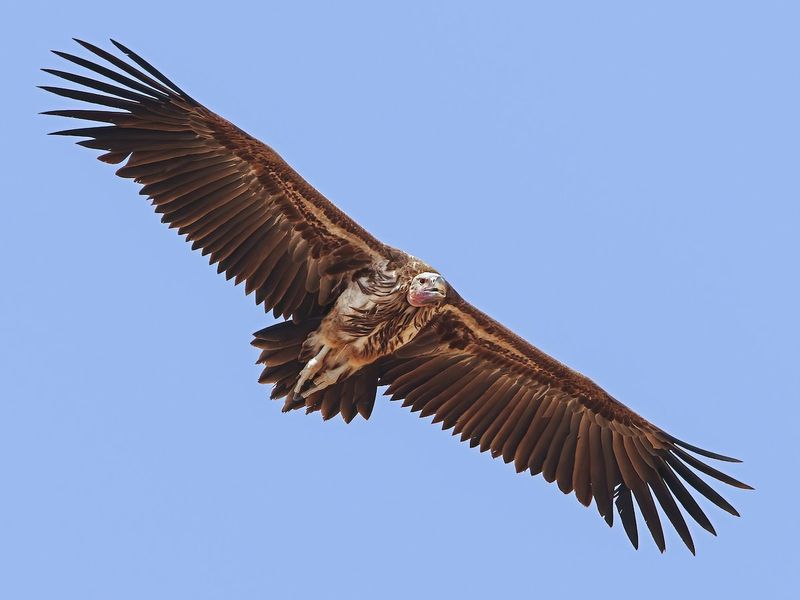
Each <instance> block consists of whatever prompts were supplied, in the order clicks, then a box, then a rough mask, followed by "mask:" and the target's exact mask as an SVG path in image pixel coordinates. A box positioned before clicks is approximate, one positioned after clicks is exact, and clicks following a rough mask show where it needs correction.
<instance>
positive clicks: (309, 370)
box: [294, 346, 330, 396]
mask: <svg viewBox="0 0 800 600" xmlns="http://www.w3.org/2000/svg"><path fill="white" fill-rule="evenodd" d="M329 350H330V348H329V347H328V346H322V349H321V350H320V351H319V352H317V354H316V355H315V356H314V358H312V359H311V360H309V361H308V362H307V363H306V366H305V367H303V370H302V371H300V377H299V378H298V379H297V384H296V385H295V386H294V393H295V395H296V396H308V395H310V394H307V393H305V390H304V389H303V387H304V386H305V385H306V383H310V384H311V385H313V386H316V384H315V382H314V380H313V379H312V377H314V375H316V374H317V372H318V371H319V370H320V368H321V367H322V363H323V361H324V360H325V356H326V355H327V354H328V351H329Z"/></svg>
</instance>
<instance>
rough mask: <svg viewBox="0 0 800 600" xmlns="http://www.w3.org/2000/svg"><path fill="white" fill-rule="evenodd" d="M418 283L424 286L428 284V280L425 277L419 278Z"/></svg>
mask: <svg viewBox="0 0 800 600" xmlns="http://www.w3.org/2000/svg"><path fill="white" fill-rule="evenodd" d="M419 282H420V283H423V284H424V283H428V278H427V277H420V278H419Z"/></svg>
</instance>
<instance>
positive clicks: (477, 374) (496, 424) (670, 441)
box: [379, 295, 752, 553]
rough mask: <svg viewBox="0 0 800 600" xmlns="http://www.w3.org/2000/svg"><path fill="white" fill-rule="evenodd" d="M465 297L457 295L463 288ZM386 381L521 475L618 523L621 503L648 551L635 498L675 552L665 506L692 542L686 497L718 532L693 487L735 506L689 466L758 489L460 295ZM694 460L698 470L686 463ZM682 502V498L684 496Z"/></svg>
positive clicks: (384, 370)
mask: <svg viewBox="0 0 800 600" xmlns="http://www.w3.org/2000/svg"><path fill="white" fill-rule="evenodd" d="M456 296H457V295H456ZM379 368H380V371H381V379H380V382H379V383H380V385H388V386H389V388H388V389H387V390H386V394H387V395H391V396H392V400H398V399H403V406H410V407H411V410H412V411H420V416H421V417H425V416H430V415H433V423H438V422H442V424H443V425H442V427H443V429H450V428H453V435H456V434H461V440H462V441H467V440H469V444H470V446H471V447H475V446H478V447H479V448H480V451H481V452H484V451H486V450H489V451H491V455H492V457H500V456H502V458H503V460H504V461H505V462H507V463H509V462H512V461H513V462H514V466H515V468H516V470H517V472H522V471H525V470H528V471H530V473H531V474H532V475H536V474H538V473H542V475H543V476H544V478H545V479H546V480H547V481H549V482H553V481H556V482H557V484H558V487H559V489H560V490H561V491H562V492H564V493H565V494H568V493H570V492H574V493H575V496H576V497H577V498H578V500H579V501H580V502H581V503H582V504H584V505H586V506H589V504H591V501H592V498H594V501H595V505H596V506H597V510H598V512H599V513H600V515H601V516H602V517H604V518H605V519H606V521H607V523H608V524H609V526H610V525H612V524H613V510H612V506H611V505H612V502H613V501H614V500H616V506H617V510H618V512H619V515H620V518H621V520H622V524H623V527H624V528H625V531H626V533H627V534H628V537H629V538H630V541H631V543H632V544H633V545H634V547H638V532H637V526H636V518H635V516H634V512H633V506H634V500H635V502H636V505H637V506H638V508H639V510H640V511H641V513H642V515H643V516H644V519H645V523H646V524H647V527H648V528H649V530H650V533H651V535H652V536H653V539H654V540H655V542H656V545H657V546H658V548H659V550H661V551H662V552H663V551H664V549H665V542H664V533H663V530H662V528H661V523H660V519H659V516H658V511H657V510H656V502H655V501H654V499H653V495H655V500H656V501H657V502H658V504H659V505H660V506H661V509H662V510H663V512H664V513H665V514H666V516H667V518H668V519H669V520H670V522H671V523H672V525H673V527H674V528H675V530H676V531H677V532H678V534H679V535H680V537H681V539H682V540H683V542H684V543H685V544H686V546H687V547H688V548H689V550H691V551H692V553H694V542H693V541H692V536H691V534H690V533H689V529H688V527H687V525H686V522H685V520H684V518H683V516H682V514H681V510H680V509H679V506H678V503H680V505H682V506H683V508H684V509H685V511H686V512H687V513H689V515H691V516H692V518H694V520H695V521H697V523H698V524H699V525H700V526H701V527H703V528H704V529H706V530H708V531H709V532H711V533H713V534H715V535H716V533H715V531H714V527H713V526H712V525H711V522H710V521H709V520H708V517H706V515H705V513H704V512H703V510H702V509H701V508H700V506H699V505H698V504H697V502H696V501H695V499H694V498H693V497H692V495H691V494H690V493H689V491H688V490H687V488H686V486H685V485H684V483H683V482H685V483H688V484H689V485H690V486H691V487H693V488H694V489H695V490H696V491H698V492H699V493H700V494H702V495H703V496H705V497H706V498H708V499H709V500H710V501H711V502H713V503H714V504H716V505H717V506H719V507H720V508H722V509H723V510H726V511H727V512H729V513H731V514H733V515H736V516H738V513H737V512H736V510H735V509H734V508H733V507H732V506H731V505H730V504H729V503H728V502H727V501H726V500H725V499H724V498H722V496H720V495H719V494H718V493H717V492H716V491H714V490H713V489H712V488H711V487H710V486H709V485H708V484H707V483H706V482H705V481H703V480H702V479H701V478H700V477H699V476H698V475H697V474H695V473H694V472H693V471H692V470H691V469H689V466H691V467H694V468H695V469H697V470H698V471H701V472H702V473H705V474H706V475H710V476H711V477H714V478H715V479H718V480H720V481H723V482H725V483H728V484H730V485H733V486H736V487H739V488H743V489H752V488H750V486H748V485H746V484H744V483H741V482H739V481H737V480H735V479H733V478H732V477H729V476H728V475H725V474H724V473H721V472H719V471H717V470H716V469H714V468H712V467H710V466H708V465H706V464H705V463H703V462H701V461H700V460H698V459H697V458H696V457H694V456H692V455H691V454H689V453H688V452H686V450H687V449H688V450H691V451H693V452H695V453H697V454H700V455H702V456H706V457H709V458H714V459H717V460H724V461H729V462H739V461H738V460H736V459H733V458H729V457H726V456H722V455H719V454H715V453H713V452H708V451H706V450H702V449H700V448H697V447H695V446H692V445H689V444H686V443H685V442H682V441H680V440H678V439H677V438H674V437H673V436H671V435H669V434H667V433H665V432H664V431H662V430H661V429H659V428H658V427H656V426H655V425H653V424H652V423H650V422H649V421H647V420H645V419H644V418H642V417H641V416H639V415H638V414H636V413H635V412H633V411H632V410H631V409H629V408H628V407H627V406H625V405H624V404H622V403H621V402H618V401H617V400H615V399H614V398H612V397H611V396H610V395H609V394H608V393H606V392H605V391H604V390H603V389H601V388H600V387H599V386H598V385H596V384H595V383H594V382H592V381H591V380H590V379H588V378H587V377H584V376H583V375H581V374H580V373H577V372H576V371H573V370H572V369H570V368H569V367H567V366H565V365H563V364H561V363H560V362H558V361H557V360H555V359H553V358H551V357H550V356H548V355H547V354H545V353H544V352H542V351H541V350H539V349H537V348H535V347H534V346H532V345H530V344H529V343H528V342H526V341H525V340H523V339H522V338H520V337H519V336H517V335H515V334H514V333H512V332H511V331H509V330H508V329H506V328H505V327H503V326H502V325H500V324H499V323H497V322H496V321H494V320H493V319H491V318H490V317H488V316H487V315H485V314H483V313H482V312H480V311H479V310H477V309H476V308H475V307H473V306H472V305H470V304H469V303H467V302H465V301H464V300H463V299H461V298H460V297H456V298H455V299H454V300H453V301H452V302H451V303H448V304H446V305H445V306H444V307H443V309H442V312H441V313H440V314H439V315H438V316H436V317H434V320H433V321H432V322H431V323H430V324H429V325H428V326H427V327H426V328H425V329H424V330H423V331H421V332H420V334H419V335H418V336H417V338H415V339H414V340H413V341H411V342H410V343H409V344H408V345H406V346H404V347H403V348H401V349H399V350H398V351H397V352H396V353H395V354H394V355H392V356H391V357H388V358H387V359H385V360H384V361H383V362H382V363H381V364H380V367H379ZM687 465H688V466H687ZM676 500H677V502H676Z"/></svg>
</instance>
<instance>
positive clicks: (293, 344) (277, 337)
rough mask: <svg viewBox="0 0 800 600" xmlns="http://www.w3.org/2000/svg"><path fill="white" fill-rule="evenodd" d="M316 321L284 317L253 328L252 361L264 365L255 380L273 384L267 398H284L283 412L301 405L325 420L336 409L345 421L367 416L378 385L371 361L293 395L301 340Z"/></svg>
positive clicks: (334, 414)
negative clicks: (314, 389)
mask: <svg viewBox="0 0 800 600" xmlns="http://www.w3.org/2000/svg"><path fill="white" fill-rule="evenodd" d="M320 321H321V319H308V320H305V321H303V322H301V323H295V322H293V321H284V322H283V323H278V324H277V325H272V326H270V327H267V328H265V329H262V330H261V331H257V332H255V333H254V334H253V336H254V338H255V339H253V341H252V342H251V344H252V345H253V346H255V347H256V348H259V349H260V350H261V355H260V356H259V357H258V360H257V361H256V364H263V365H264V370H263V371H262V372H261V377H259V378H258V382H259V383H271V384H274V387H273V388H272V392H271V393H270V398H272V399H273V400H275V399H279V398H285V401H284V405H283V412H287V411H290V410H295V409H298V408H302V407H305V409H306V413H312V412H316V411H320V412H321V413H322V418H323V419H325V420H327V419H330V418H332V417H335V416H336V415H337V414H339V413H341V414H342V418H343V419H344V420H345V421H346V422H347V423H349V422H350V421H352V420H353V418H354V417H355V416H356V414H360V415H361V416H362V417H364V418H365V419H368V418H369V416H370V414H372V408H373V406H374V405H375V394H376V392H377V389H378V372H377V369H376V367H374V366H373V365H367V366H365V367H364V368H362V369H361V370H359V371H357V372H356V373H354V374H353V375H351V376H350V377H348V378H347V379H344V380H342V381H339V382H337V383H336V384H335V385H331V386H329V387H327V388H325V389H323V390H320V391H319V392H316V393H314V394H312V395H310V396H309V397H308V398H303V397H299V396H295V395H294V388H295V384H296V383H297V380H298V378H299V377H300V372H301V371H302V370H303V367H304V366H305V362H304V361H301V360H300V353H301V351H302V348H303V342H305V341H306V338H307V337H308V336H309V334H310V333H311V332H313V331H314V330H316V329H317V327H319V324H320Z"/></svg>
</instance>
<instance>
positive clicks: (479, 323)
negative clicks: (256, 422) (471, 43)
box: [42, 40, 750, 553]
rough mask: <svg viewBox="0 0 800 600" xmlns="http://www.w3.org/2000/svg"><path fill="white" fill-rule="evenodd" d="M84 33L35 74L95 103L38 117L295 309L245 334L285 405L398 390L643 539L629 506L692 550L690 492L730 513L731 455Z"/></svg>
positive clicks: (658, 535)
mask: <svg viewBox="0 0 800 600" xmlns="http://www.w3.org/2000/svg"><path fill="white" fill-rule="evenodd" d="M76 41H78V43H79V44H80V45H81V46H83V48H85V49H86V50H88V51H89V53H91V54H92V55H94V58H93V60H89V59H86V58H82V57H80V56H77V55H74V54H70V53H66V52H58V51H54V52H55V54H57V55H58V56H59V57H61V58H63V59H65V60H66V61H68V62H70V63H73V64H74V65H77V66H79V67H82V68H83V69H84V70H85V71H84V72H85V73H87V74H85V75H81V74H75V73H72V72H68V71H62V70H55V69H44V70H45V71H46V72H48V73H50V74H52V75H55V76H56V77H59V78H61V79H64V80H67V81H68V82H71V83H72V84H77V88H74V87H73V88H64V87H54V86H42V87H43V89H45V90H47V91H49V92H52V93H54V94H57V95H59V96H63V97H66V98H70V99H74V100H78V101H81V102H84V103H88V104H90V105H94V106H93V107H92V108H90V109H86V108H83V109H66V110H54V111H48V112H47V113H45V114H49V115H57V116H61V117H70V118H75V119H81V120H85V121H93V122H97V123H101V125H99V126H92V127H81V128H77V129H68V130H65V131H59V132H56V134H57V135H68V136H78V137H81V138H86V139H84V140H82V141H79V142H78V144H79V145H81V146H86V147H88V148H93V149H98V150H103V151H104V153H103V154H101V155H100V156H99V157H98V158H99V159H100V160H102V161H104V162H106V163H111V164H120V163H124V166H122V167H121V168H119V169H118V170H117V175H119V176H121V177H126V178H130V179H133V180H134V181H135V182H136V183H138V184H140V185H141V186H142V188H141V190H140V192H139V193H140V194H142V195H144V196H147V197H148V198H150V200H151V201H152V203H153V205H154V207H155V210H156V212H158V213H161V214H162V215H163V217H162V221H163V222H165V223H167V224H168V225H169V226H170V227H171V228H176V229H177V230H178V233H179V234H181V235H185V236H186V239H187V240H190V241H191V242H192V249H200V250H201V251H202V253H203V254H204V255H206V254H207V255H210V262H211V263H212V264H217V270H218V272H220V273H225V276H226V277H227V278H228V279H234V280H235V282H236V284H239V283H242V282H243V283H244V284H245V291H246V293H248V294H250V293H255V300H256V302H257V303H259V304H262V305H263V306H264V308H265V310H267V311H272V312H273V314H274V315H275V317H282V318H283V319H285V320H284V321H283V322H281V323H279V324H277V325H272V326H270V327H267V328H266V329H262V330H261V331H258V332H256V333H255V339H254V340H253V342H252V343H253V345H254V346H256V347H257V348H259V349H260V350H261V354H260V356H259V359H258V362H259V363H260V364H263V365H264V370H263V373H262V375H261V378H260V379H259V381H260V382H262V383H268V384H272V392H271V396H272V398H276V399H277V398H282V399H284V410H285V411H286V410H293V409H299V408H305V410H306V411H307V412H315V411H319V412H321V414H322V416H323V418H324V419H330V418H331V417H334V416H336V415H338V414H341V415H342V417H343V418H344V420H345V421H347V422H350V421H351V420H352V419H353V418H354V417H355V416H356V415H358V414H360V415H361V416H362V417H364V418H369V416H370V414H371V412H372V408H373V405H374V402H375V395H376V393H377V389H378V387H379V386H388V389H387V391H386V393H387V394H389V395H391V398H392V399H393V400H402V401H403V406H408V407H410V408H411V410H412V411H418V412H419V413H420V415H421V416H423V417H426V416H432V417H433V423H442V427H443V428H444V429H452V430H453V434H454V435H460V437H461V440H462V441H467V442H469V445H470V446H471V447H478V448H479V449H480V451H481V452H485V451H488V452H489V453H490V454H491V455H492V456H493V457H502V459H503V460H504V461H505V462H507V463H512V462H513V463H514V467H515V468H516V470H517V471H518V472H522V471H528V472H530V473H531V474H533V475H536V474H539V473H541V474H542V476H543V477H544V478H545V479H546V480H547V481H549V482H556V483H557V485H558V488H559V489H560V490H561V491H562V492H564V493H565V494H568V493H574V494H575V497H576V498H577V499H578V501H580V502H581V503H582V504H584V505H586V506H589V505H590V504H591V503H592V501H594V504H595V506H596V508H597V510H598V512H599V513H600V515H601V516H602V517H603V518H604V519H605V520H606V522H607V523H608V524H609V525H612V524H613V520H614V507H616V512H617V513H618V515H619V518H620V520H621V521H622V525H623V528H624V530H625V532H626V533H627V535H628V537H629V539H630V541H631V543H632V544H633V545H634V546H635V547H638V528H637V520H636V516H635V510H634V507H637V508H638V511H639V512H640V513H641V515H642V517H643V518H644V522H645V524H646V526H647V528H648V529H649V531H650V534H651V536H652V537H653V539H654V540H655V543H656V545H657V546H658V548H659V549H660V550H661V551H663V550H664V549H665V542H664V533H663V528H662V524H661V518H660V516H659V510H658V508H657V507H660V509H661V512H662V513H663V515H665V516H666V518H667V519H668V520H669V522H670V523H671V524H672V526H673V527H674V528H675V530H676V532H677V533H678V535H679V536H680V538H681V539H682V540H683V542H684V543H685V544H686V546H687V547H688V548H689V549H690V550H691V551H692V553H694V542H693V540H692V536H691V533H690V531H689V527H688V525H687V523H686V520H685V518H684V514H688V515H689V516H690V517H691V518H692V519H693V520H694V521H695V522H696V523H697V524H699V525H700V526H701V527H702V528H703V529H706V530H707V531H709V532H711V533H715V531H714V527H713V526H712V524H711V522H710V520H709V519H708V517H707V516H706V514H705V512H704V511H703V509H702V508H701V507H700V505H699V504H698V503H697V501H696V500H695V497H694V495H693V493H699V494H700V495H702V496H704V497H705V498H706V499H708V500H709V501H711V502H712V503H713V504H715V505H717V506H718V507H720V508H722V509H723V510H725V511H727V512H729V513H731V514H733V515H737V516H738V513H737V512H736V510H735V509H734V508H733V506H731V505H730V504H729V503H728V501H727V500H725V499H724V498H723V497H722V496H721V495H720V494H719V493H718V492H717V491H715V490H714V489H713V488H712V487H711V486H710V485H709V484H708V483H706V481H705V480H704V479H702V478H701V477H700V476H699V475H698V474H697V471H699V472H700V473H703V474H705V475H707V476H710V477H711V478H713V479H716V480H718V481H721V482H724V483H726V484H728V485H732V486H735V487H738V488H743V489H750V488H749V486H748V485H746V484H744V483H741V482H740V481H737V480H736V479H733V478H732V477H730V476H728V475H726V474H724V473H722V472H720V471H718V470H717V469H715V468H713V467H711V466H710V465H708V464H706V462H703V461H702V460H700V459H699V458H697V456H696V455H699V456H703V457H705V458H710V459H715V460H720V461H729V462H738V461H737V460H736V459H733V458H729V457H727V456H723V455H720V454H716V453H713V452H709V451H707V450H703V449H701V448H698V447H696V446H693V445H690V444H687V443H685V442H683V441H681V440H679V439H677V438H675V437H673V436H672V435H669V434H668V433H666V432H664V431H663V430H661V429H660V428H658V427H657V426H655V425H653V424H652V423H650V422H649V421H647V420H645V419H644V418H642V417H641V416H639V415H638V414H637V413H635V412H633V411H632V410H630V409H629V408H628V407H627V406H625V405H624V404H622V403H621V402H619V401H617V400H616V399H614V398H612V397H611V396H610V395H609V394H608V393H606V392H605V391H604V390H603V389H601V388H600V387H599V386H598V385H596V384H595V383H594V382H592V381H591V380H589V379H588V378H586V377H584V376H583V375H581V374H579V373H577V372H575V371H573V370H572V369H570V368H568V367H566V366H565V365H563V364H561V363H560V362H558V361H557V360H555V359H553V358H551V357H550V356H548V355H546V354H545V353H543V352H541V351H540V350H538V349H537V348H535V347H534V346H532V345H531V344H529V343H528V342H526V341H525V340H523V339H522V338H520V337H518V336H517V335H515V334H514V333H512V332H511V331H509V330H508V329H506V328H505V327H503V326H502V325H500V324H499V323H497V322H496V321H494V320H493V319H492V318H491V317H489V316H487V315H485V314H484V313H482V312H481V311H480V310H478V309H477V308H475V307H473V306H472V305H471V304H469V303H468V302H466V301H465V300H464V299H463V298H462V297H461V296H460V295H459V294H458V293H457V292H456V290H455V289H453V287H452V286H451V285H450V284H449V283H448V282H447V281H446V280H445V278H444V277H443V276H442V275H441V274H440V273H439V272H438V271H437V270H436V269H435V268H433V267H432V266H431V265H428V264H426V263H425V262H423V261H421V260H419V259H417V258H415V257H413V256H411V255H409V254H407V253H405V252H403V251H402V250H398V249H395V248H392V247H390V246H387V245H386V244H383V243H382V242H380V241H379V240H377V239H375V238H374V237H373V236H372V235H370V234H369V233H368V232H367V231H365V230H364V229H363V228H362V227H360V226H359V225H358V224H357V223H356V222H355V221H353V220H352V219H350V218H349V217H348V216H347V215H346V214H344V213H343V212H342V211H340V210H339V209H338V208H336V207H335V206H334V205H333V204H332V203H331V202H330V201H329V200H327V199H326V198H325V197H324V196H323V195H322V194H320V193H319V192H318V191H317V190H315V189H314V188H313V187H312V186H311V185H309V184H308V183H307V182H306V181H305V180H304V179H303V178H302V177H301V176H300V175H298V174H297V173H296V172H295V171H294V170H293V169H292V168H291V167H290V166H289V165H288V164H286V162H284V160H283V159H282V158H281V157H280V156H279V155H278V154H277V153H276V152H275V151H274V150H272V148H270V147H269V146H267V145H265V144H263V143H261V142H259V141H258V140H256V139H254V138H253V137H251V136H249V135H248V134H246V133H245V132H244V131H242V130H241V129H239V128H238V127H236V126H235V125H233V124H231V123H230V122H228V121H226V120H225V119H223V118H222V117H220V116H218V115H216V114H215V113H213V112H211V111H210V110H208V109H207V108H205V107H204V106H203V105H202V104H200V103H199V102H197V101H196V100H194V99H193V98H192V97H191V96H189V95H188V94H187V93H186V92H184V91H183V90H182V89H181V88H179V87H178V86H177V85H175V84H174V83H173V82H172V81H170V80H169V79H168V78H167V77H165V76H164V75H163V74H162V73H161V72H159V71H158V70H157V69H155V68H154V67H153V66H152V65H150V64H149V63H148V62H147V61H145V60H144V59H142V58H141V57H140V56H139V55H137V54H136V53H134V52H132V51H131V50H129V49H128V48H126V47H125V46H123V45H122V44H120V43H118V42H113V43H114V45H115V46H116V48H117V49H118V50H119V51H120V52H121V53H122V54H123V55H124V56H125V57H126V58H127V59H128V60H124V59H123V58H120V57H119V56H118V55H116V54H112V53H111V52H108V51H106V50H103V49H101V48H99V47H97V46H95V45H93V44H90V43H87V42H83V41H79V40H76ZM112 41H113V40H112ZM98 59H100V60H99V61H98ZM98 75H99V76H100V77H101V79H98V78H97V76H98ZM687 485H688V487H687ZM690 490H692V491H690Z"/></svg>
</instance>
